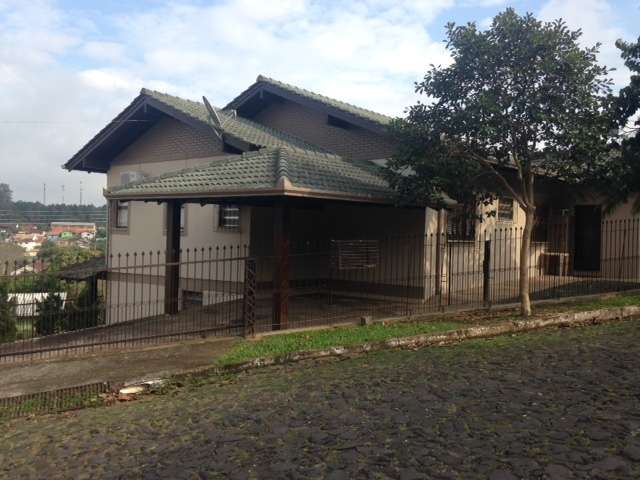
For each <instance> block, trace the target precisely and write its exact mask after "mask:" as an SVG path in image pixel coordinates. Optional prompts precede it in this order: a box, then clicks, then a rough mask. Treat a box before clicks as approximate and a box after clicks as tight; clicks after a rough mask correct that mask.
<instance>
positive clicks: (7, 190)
mask: <svg viewBox="0 0 640 480" xmlns="http://www.w3.org/2000/svg"><path fill="white" fill-rule="evenodd" d="M13 208H14V207H13V192H12V191H11V187H10V186H9V185H8V184H6V183H0V211H1V212H2V213H7V212H8V211H13Z"/></svg>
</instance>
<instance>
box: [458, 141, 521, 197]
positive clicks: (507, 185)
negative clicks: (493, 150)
mask: <svg viewBox="0 0 640 480" xmlns="http://www.w3.org/2000/svg"><path fill="white" fill-rule="evenodd" d="M469 155H470V156H471V158H473V159H474V160H475V161H477V162H478V163H480V165H482V166H483V167H485V168H487V169H488V170H489V171H490V172H491V173H493V174H494V175H495V176H496V177H497V178H498V180H500V182H501V183H502V185H503V186H504V187H505V188H506V189H507V191H508V192H509V193H510V194H511V196H513V198H514V199H515V200H516V201H517V202H518V203H519V204H520V206H521V207H523V208H526V206H527V203H526V202H525V201H524V199H523V198H522V196H521V195H519V194H518V193H517V192H516V191H515V190H514V188H513V187H512V186H511V184H510V183H509V182H508V181H507V179H506V178H504V176H502V174H501V173H500V172H498V171H497V170H496V169H495V167H494V166H493V165H492V164H491V162H490V161H489V160H487V159H486V158H484V157H482V156H480V155H477V154H475V153H470V154H469Z"/></svg>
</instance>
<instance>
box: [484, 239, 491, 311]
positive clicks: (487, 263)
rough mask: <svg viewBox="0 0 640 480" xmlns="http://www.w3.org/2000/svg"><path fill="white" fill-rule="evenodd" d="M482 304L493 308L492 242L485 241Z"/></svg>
mask: <svg viewBox="0 0 640 480" xmlns="http://www.w3.org/2000/svg"><path fill="white" fill-rule="evenodd" d="M482 303H483V304H484V306H485V307H487V308H490V307H491V240H485V241H484V259H483V261H482Z"/></svg>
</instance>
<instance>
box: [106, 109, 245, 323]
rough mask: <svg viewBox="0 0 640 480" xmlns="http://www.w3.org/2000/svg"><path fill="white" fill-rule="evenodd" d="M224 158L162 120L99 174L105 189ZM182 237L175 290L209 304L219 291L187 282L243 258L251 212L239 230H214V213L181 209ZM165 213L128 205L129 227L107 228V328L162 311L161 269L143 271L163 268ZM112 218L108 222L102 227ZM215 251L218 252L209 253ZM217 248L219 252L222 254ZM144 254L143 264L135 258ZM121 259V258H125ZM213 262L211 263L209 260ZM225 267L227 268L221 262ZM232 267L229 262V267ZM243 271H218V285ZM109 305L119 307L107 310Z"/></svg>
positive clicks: (213, 145) (216, 148)
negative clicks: (128, 178) (126, 177)
mask: <svg viewBox="0 0 640 480" xmlns="http://www.w3.org/2000/svg"><path fill="white" fill-rule="evenodd" d="M224 155H227V154H225V153H224V152H223V149H222V144H221V142H220V141H219V140H218V139H217V138H216V137H215V136H214V135H212V134H211V133H210V132H206V131H200V130H196V129H194V128H192V127H189V126H187V125H185V124H183V123H180V122H178V121H176V120H173V119H170V118H168V117H167V118H163V119H162V120H160V121H159V122H158V123H157V124H156V125H154V126H153V127H151V128H150V129H149V130H148V131H147V132H146V133H144V134H143V135H142V136H141V137H140V138H139V139H138V140H137V141H136V142H134V143H133V144H131V145H130V146H129V147H128V148H126V149H125V150H124V151H123V152H121V153H120V154H119V155H118V156H117V157H116V158H115V159H114V160H113V162H112V164H111V167H110V169H109V171H108V173H107V186H108V187H114V186H118V185H120V184H121V181H122V174H123V173H125V172H140V173H142V174H143V175H144V176H145V177H146V178H150V177H156V176H159V175H162V174H165V173H168V172H174V171H177V170H181V169H184V168H192V167H197V166H201V165H206V164H208V163H210V162H212V161H216V160H217V159H220V158H222V157H223V156H224ZM185 211H186V222H185V223H186V225H185V227H186V228H185V232H184V234H183V235H182V236H181V248H182V250H183V261H184V262H187V264H186V265H183V267H182V271H181V277H182V279H183V280H182V282H181V283H182V285H181V286H182V287H183V288H199V289H201V290H205V292H206V291H207V290H206V289H209V290H211V292H209V293H205V295H204V302H205V304H206V303H216V302H217V301H219V299H218V295H217V294H215V293H213V292H214V290H216V289H226V290H229V289H228V287H226V286H225V287H221V286H220V285H217V286H216V285H209V286H205V287H203V286H202V285H194V284H193V280H194V279H199V278H203V277H205V276H207V270H206V269H207V268H208V269H215V268H216V266H218V268H219V270H220V271H221V267H220V266H219V265H221V260H220V259H221V258H222V257H223V255H224V256H225V258H227V257H230V256H231V252H232V250H231V249H232V248H233V252H234V253H237V252H238V247H240V250H241V251H244V246H245V245H247V248H248V243H249V234H250V225H251V222H250V218H251V208H250V207H243V208H241V211H240V216H241V226H240V228H239V229H234V230H225V229H220V228H218V206H217V205H199V204H186V205H185ZM164 216H165V206H164V205H162V204H157V203H153V202H129V227H128V228H127V229H126V230H118V229H115V228H113V227H114V226H113V225H110V228H109V240H108V257H109V259H108V260H109V263H110V266H111V267H112V268H114V269H116V270H119V272H120V274H121V275H120V277H119V278H118V279H115V278H111V280H110V281H109V282H108V291H107V293H106V300H107V312H108V319H107V320H108V321H109V322H114V321H125V320H131V319H134V318H140V317H143V316H148V315H149V314H157V313H158V312H160V313H161V312H162V311H163V310H164V305H163V302H164V291H163V288H164V285H163V284H162V282H161V277H162V275H164V271H163V270H162V269H158V268H153V267H143V266H142V265H143V264H144V265H150V264H154V263H157V262H158V260H160V262H164V251H165V246H166V231H165V218H164ZM111 218H113V217H112V215H110V219H111ZM216 247H218V250H216ZM222 247H226V248H225V249H224V251H223V250H222ZM143 253H144V256H143ZM127 254H128V255H127ZM216 258H217V260H216ZM227 263H228V262H227ZM236 263H237V262H236ZM239 271H242V272H243V271H244V265H239V266H238V265H235V264H234V269H228V271H225V275H224V276H225V281H227V282H239V281H241V275H240V274H239V273H238V272H239ZM189 282H191V283H189ZM115 305H119V306H118V307H115Z"/></svg>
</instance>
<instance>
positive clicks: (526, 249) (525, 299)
mask: <svg viewBox="0 0 640 480" xmlns="http://www.w3.org/2000/svg"><path fill="white" fill-rule="evenodd" d="M535 211H536V210H535V207H527V208H525V224H524V231H523V232H522V244H521V245H520V314H521V315H522V316H523V317H529V316H531V299H530V298H529V259H530V257H531V234H532V233H533V222H534V215H535Z"/></svg>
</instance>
